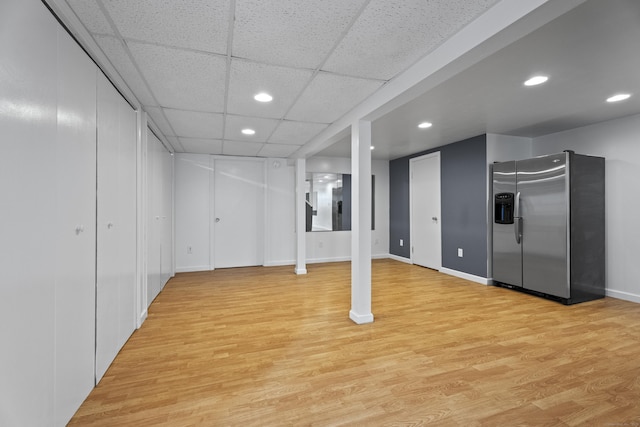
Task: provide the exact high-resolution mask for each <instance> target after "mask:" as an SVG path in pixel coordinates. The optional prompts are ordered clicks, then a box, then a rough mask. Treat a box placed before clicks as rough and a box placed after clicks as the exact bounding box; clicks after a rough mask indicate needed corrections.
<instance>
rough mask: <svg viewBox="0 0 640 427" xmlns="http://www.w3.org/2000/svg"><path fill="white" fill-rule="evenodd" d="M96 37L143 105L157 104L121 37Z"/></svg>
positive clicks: (101, 47)
mask: <svg viewBox="0 0 640 427" xmlns="http://www.w3.org/2000/svg"><path fill="white" fill-rule="evenodd" d="M94 39H95V40H96V43H98V45H99V46H100V49H102V51H103V52H104V54H105V55H107V57H108V58H109V60H110V61H111V63H112V64H113V66H114V67H115V68H116V70H117V71H118V73H119V74H120V76H122V78H123V79H124V81H125V82H127V84H128V85H129V88H130V89H131V90H132V91H133V93H134V94H135V95H136V98H138V101H140V102H141V103H142V104H143V105H156V101H155V100H154V99H153V96H152V95H151V92H149V89H147V85H146V84H145V82H144V80H143V79H142V77H141V76H140V73H139V72H138V70H136V67H135V66H134V65H133V62H131V59H130V58H129V55H127V52H126V51H125V48H124V46H122V43H120V39H117V38H115V37H110V36H94Z"/></svg>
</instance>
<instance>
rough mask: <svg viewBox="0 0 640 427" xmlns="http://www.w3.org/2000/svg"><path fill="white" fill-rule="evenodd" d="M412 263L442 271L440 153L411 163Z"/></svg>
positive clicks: (419, 158) (413, 160)
mask: <svg viewBox="0 0 640 427" xmlns="http://www.w3.org/2000/svg"><path fill="white" fill-rule="evenodd" d="M409 165H410V174H411V248H412V251H411V261H412V262H413V263H414V264H418V265H421V266H423V267H428V268H433V269H436V270H439V269H440V268H441V267H442V242H441V229H440V153H439V152H438V153H433V154H428V155H426V156H422V157H418V158H416V159H411V161H410V164H409Z"/></svg>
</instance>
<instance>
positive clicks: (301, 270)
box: [293, 268, 307, 274]
mask: <svg viewBox="0 0 640 427" xmlns="http://www.w3.org/2000/svg"><path fill="white" fill-rule="evenodd" d="M293 271H294V272H295V273H296V274H307V269H306V268H296V269H294V270H293Z"/></svg>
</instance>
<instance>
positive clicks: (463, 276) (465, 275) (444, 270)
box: [440, 267, 489, 285]
mask: <svg viewBox="0 0 640 427" xmlns="http://www.w3.org/2000/svg"><path fill="white" fill-rule="evenodd" d="M440 273H444V274H448V275H449V276H455V277H459V278H461V279H465V280H470V281H472V282H476V283H480V284H482V285H488V284H489V279H487V278H486V277H480V276H474V275H473V274H469V273H464V272H462V271H457V270H452V269H450V268H446V267H441V268H440Z"/></svg>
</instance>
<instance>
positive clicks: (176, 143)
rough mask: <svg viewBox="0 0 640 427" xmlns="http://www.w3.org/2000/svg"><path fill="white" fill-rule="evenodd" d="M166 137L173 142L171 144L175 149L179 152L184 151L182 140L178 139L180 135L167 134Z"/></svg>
mask: <svg viewBox="0 0 640 427" xmlns="http://www.w3.org/2000/svg"><path fill="white" fill-rule="evenodd" d="M165 138H167V141H168V142H169V144H171V146H172V147H173V149H174V150H175V151H178V152H182V151H184V149H183V148H182V145H181V144H180V141H178V137H176V136H166V135H165Z"/></svg>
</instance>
